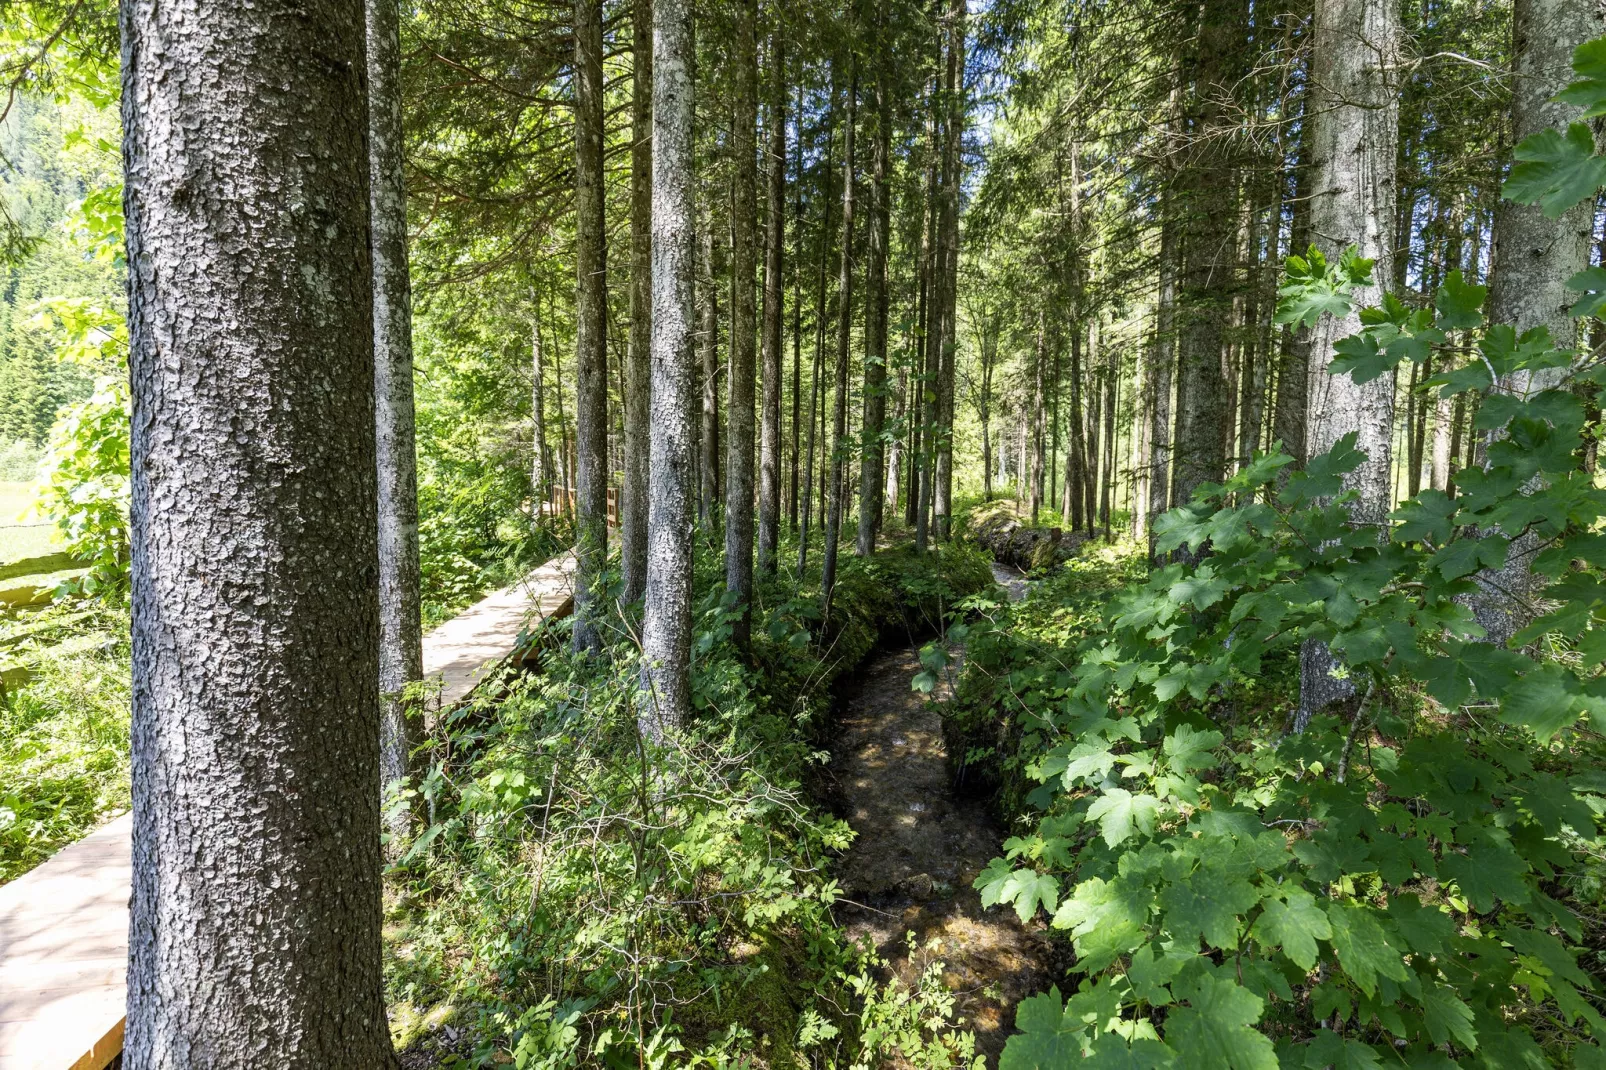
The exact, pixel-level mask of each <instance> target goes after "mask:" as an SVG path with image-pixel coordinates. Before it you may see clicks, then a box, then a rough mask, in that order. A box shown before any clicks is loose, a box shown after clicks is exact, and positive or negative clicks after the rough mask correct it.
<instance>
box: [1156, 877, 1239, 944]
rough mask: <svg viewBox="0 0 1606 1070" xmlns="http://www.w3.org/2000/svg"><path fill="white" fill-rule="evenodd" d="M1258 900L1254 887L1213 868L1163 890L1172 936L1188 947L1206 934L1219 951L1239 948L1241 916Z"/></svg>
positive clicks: (1174, 882)
mask: <svg viewBox="0 0 1606 1070" xmlns="http://www.w3.org/2000/svg"><path fill="white" fill-rule="evenodd" d="M1259 899H1260V892H1259V891H1257V890H1256V889H1255V886H1254V885H1252V884H1250V883H1249V882H1248V881H1246V880H1244V879H1243V878H1241V877H1235V876H1230V875H1228V874H1227V873H1224V872H1222V871H1220V870H1217V869H1214V868H1212V867H1205V868H1202V869H1198V870H1195V871H1194V872H1193V873H1191V874H1189V875H1188V877H1187V879H1185V880H1180V881H1173V882H1172V883H1170V884H1167V885H1166V886H1165V887H1164V888H1162V889H1161V890H1160V908H1161V909H1162V910H1164V911H1165V926H1166V928H1167V929H1169V930H1170V932H1171V935H1172V936H1173V937H1175V938H1176V939H1177V940H1179V941H1183V942H1184V943H1186V942H1189V941H1193V940H1197V939H1198V938H1199V936H1200V934H1203V935H1204V938H1205V941H1206V942H1207V943H1209V944H1210V946H1211V947H1216V948H1233V947H1236V946H1238V927H1239V921H1240V919H1241V915H1243V914H1245V913H1247V912H1248V911H1249V910H1250V909H1251V908H1252V907H1253V906H1254V905H1255V903H1256V902H1258V901H1259Z"/></svg>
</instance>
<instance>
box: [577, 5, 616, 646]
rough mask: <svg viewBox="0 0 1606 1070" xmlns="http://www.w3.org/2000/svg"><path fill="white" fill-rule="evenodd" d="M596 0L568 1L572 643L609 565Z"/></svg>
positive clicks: (591, 624) (591, 614)
mask: <svg viewBox="0 0 1606 1070" xmlns="http://www.w3.org/2000/svg"><path fill="white" fill-rule="evenodd" d="M602 109H603V84H602V0H575V4H574V164H575V168H574V214H575V223H574V243H575V255H574V261H575V326H574V336H575V337H574V360H575V365H576V368H575V379H576V386H575V400H574V408H575V414H574V415H575V419H574V425H575V435H574V437H575V482H576V483H577V484H578V486H577V487H576V488H575V508H576V512H575V534H576V556H577V558H578V563H577V564H578V567H577V568H576V570H575V581H574V649H575V651H576V652H582V651H592V652H594V651H600V650H601V649H602V619H603V617H604V616H605V614H606V612H607V606H606V605H604V604H603V602H602V591H601V582H602V573H603V571H604V570H605V569H606V568H607V567H608V280H607V270H608V234H607V230H606V228H605V227H604V225H603V200H604V197H603V185H602V136H603V116H602Z"/></svg>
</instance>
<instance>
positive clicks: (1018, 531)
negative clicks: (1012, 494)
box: [971, 510, 1083, 572]
mask: <svg viewBox="0 0 1606 1070" xmlns="http://www.w3.org/2000/svg"><path fill="white" fill-rule="evenodd" d="M971 532H972V533H973V535H974V536H975V539H976V541H977V542H978V543H980V544H981V545H982V547H983V548H984V549H986V550H987V552H988V553H990V554H992V556H993V560H994V561H997V562H998V563H999V564H1002V565H1013V566H1014V567H1015V568H1018V569H1022V570H1024V571H1027V572H1030V571H1033V570H1036V569H1047V568H1054V567H1056V566H1058V565H1060V564H1062V563H1063V562H1065V561H1066V560H1068V559H1070V558H1071V557H1073V556H1075V554H1076V551H1077V549H1078V548H1079V547H1080V546H1081V545H1082V542H1083V536H1081V535H1078V534H1076V533H1075V532H1072V533H1070V534H1067V533H1066V532H1064V531H1063V530H1061V529H1060V528H1039V527H1030V526H1028V525H1026V524H1023V523H1021V522H1020V519H1019V518H1018V517H1016V516H1013V515H1011V514H1010V513H1007V512H1005V511H1003V510H998V511H996V512H992V513H988V514H987V515H986V516H983V517H981V518H980V519H978V520H976V521H975V522H974V523H973V524H972V525H971Z"/></svg>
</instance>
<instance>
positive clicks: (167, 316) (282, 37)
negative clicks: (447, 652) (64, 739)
mask: <svg viewBox="0 0 1606 1070" xmlns="http://www.w3.org/2000/svg"><path fill="white" fill-rule="evenodd" d="M122 18H123V22H122V29H123V53H122V55H123V63H122V79H123V93H122V120H123V129H124V131H125V133H124V136H123V142H122V144H123V151H124V158H123V165H124V174H125V177H126V186H125V196H126V198H127V199H126V202H125V204H126V212H127V252H128V264H129V271H128V327H129V372H130V381H131V386H132V398H133V413H134V419H133V425H132V433H131V441H130V448H131V456H132V461H133V463H132V505H131V513H130V519H131V536H132V540H131V541H132V561H133V564H132V568H133V593H132V606H131V620H132V640H133V704H132V729H131V733H132V737H131V751H132V754H131V758H132V778H131V779H132V801H133V856H132V857H133V860H132V873H133V877H132V881H133V884H132V897H131V900H130V903H129V906H130V919H129V956H128V973H127V981H128V986H127V987H128V1019H127V1033H126V1037H125V1046H124V1053H123V1058H124V1061H125V1065H127V1066H129V1067H131V1068H136V1067H137V1068H139V1070H146V1068H150V1067H163V1068H173V1070H200V1068H206V1070H247V1068H257V1067H263V1066H354V1067H373V1068H391V1067H395V1066H396V1065H397V1061H396V1056H395V1054H394V1052H393V1051H392V1048H391V1040H390V1031H389V1028H388V1025H387V1022H386V1017H385V1006H384V1001H383V977H382V970H381V944H380V924H381V920H382V917H381V902H380V894H381V884H380V866H381V856H380V838H379V833H380V753H379V745H378V744H379V739H380V680H379V672H380V636H381V633H380V607H379V591H378V583H377V579H378V576H377V572H378V569H379V509H378V490H377V486H376V483H377V472H378V467H379V461H378V456H377V449H376V445H375V428H376V424H375V416H374V413H375V396H374V389H375V346H374V342H375V336H374V289H373V276H372V274H371V271H370V260H369V257H370V246H369V218H370V202H369V192H370V182H369V166H370V155H369V130H368V124H369V120H370V116H369V111H368V105H369V98H368V88H367V85H368V79H367V77H366V76H365V73H364V72H365V69H366V67H367V63H366V57H365V46H364V42H365V39H366V31H365V25H364V10H363V4H362V3H360V2H359V0H329V2H325V3H320V4H312V5H304V6H303V8H302V10H300V11H299V12H298V14H297V17H295V18H288V19H287V18H284V17H282V15H281V14H280V13H279V12H278V11H277V10H275V9H273V8H271V7H269V6H267V5H243V4H242V5H237V4H209V3H200V2H198V0H175V2H170V3H162V4H157V3H152V2H149V0H146V2H133V0H131V2H129V3H127V4H125V5H124V6H123V15H122ZM387 36H388V35H387ZM379 45H380V48H381V50H383V49H384V46H385V42H383V41H381V42H379ZM176 131H181V132H182V136H175V132H176ZM382 149H383V150H384V151H385V152H386V153H388V152H390V151H392V150H395V151H399V149H400V145H399V144H396V143H391V144H389V145H386V146H382ZM197 176H204V182H201V183H200V184H197V183H198V177H197ZM391 177H394V176H393V175H392V176H391ZM264 190H274V191H290V190H294V191H295V196H296V197H297V198H299V203H301V204H303V205H308V206H316V208H315V209H311V208H309V209H308V210H305V211H289V210H284V211H278V210H274V211H264V210H261V209H262V201H261V199H260V198H259V197H258V196H256V195H255V191H264ZM390 192H394V191H393V190H392V191H390ZM387 223H388V224H393V223H394V219H391V220H388V221H387ZM387 229H388V227H387ZM390 237H392V238H393V237H394V235H390ZM390 281H391V283H395V282H396V280H390ZM398 292H399V291H396V290H392V291H391V292H390V294H389V296H390V298H391V299H394V298H395V297H396V294H397V293H398ZM390 307H391V310H392V311H394V312H396V313H397V314H398V315H400V314H401V312H402V309H401V308H399V307H397V306H395V305H392V306H390ZM390 322H392V323H394V322H395V321H390ZM393 340H394V338H393V339H392V341H393ZM393 370H394V369H393Z"/></svg>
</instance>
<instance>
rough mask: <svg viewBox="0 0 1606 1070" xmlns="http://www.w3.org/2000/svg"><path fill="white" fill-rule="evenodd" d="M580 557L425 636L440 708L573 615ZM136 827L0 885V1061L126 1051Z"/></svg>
mask: <svg viewBox="0 0 1606 1070" xmlns="http://www.w3.org/2000/svg"><path fill="white" fill-rule="evenodd" d="M574 566H575V560H574V554H573V553H567V554H564V555H562V556H561V557H557V558H554V559H553V560H551V561H549V562H547V563H546V564H545V565H542V566H541V567H540V568H537V569H535V570H534V571H532V572H531V573H530V574H529V575H527V576H525V577H524V578H523V579H522V580H520V581H519V582H518V583H516V584H514V585H513V586H511V587H508V588H506V589H504V590H501V591H497V592H496V593H495V594H492V595H490V596H488V597H486V598H485V599H483V600H481V601H480V602H478V603H477V604H475V605H474V606H472V607H470V608H469V609H467V610H465V611H464V612H463V613H461V614H459V615H458V616H456V617H453V618H452V619H451V620H449V621H447V622H446V623H444V624H442V625H441V626H440V627H438V628H436V629H434V630H433V631H431V632H430V633H429V634H428V635H427V636H425V637H424V675H425V677H426V679H428V680H433V681H436V682H437V684H438V686H439V687H440V703H441V707H442V708H443V709H445V708H450V707H452V706H455V705H457V704H458V703H460V702H462V701H463V700H464V699H466V698H467V697H468V696H469V695H470V694H472V693H473V691H474V689H475V688H476V687H478V686H479V685H480V683H482V682H483V681H485V680H487V679H490V678H492V677H496V676H499V675H500V671H501V669H502V667H503V666H505V665H506V663H507V661H508V659H509V658H510V657H513V656H515V655H517V654H519V653H521V651H519V650H518V649H517V648H518V646H519V642H520V637H521V636H523V635H525V634H527V632H528V629H529V627H530V626H531V625H532V624H534V623H535V622H536V621H537V620H551V619H556V618H559V617H563V616H565V615H567V614H568V612H569V610H570V608H571V607H572V605H573V585H574ZM132 827H133V821H132V818H131V817H130V816H129V815H127V814H124V815H123V816H122V817H119V818H117V819H115V820H114V821H112V822H111V823H109V824H107V825H105V826H103V827H101V828H100V829H99V830H98V831H96V832H94V833H92V834H90V835H89V836H87V837H85V838H84V839H82V840H80V841H78V842H77V843H75V844H73V845H72V846H71V847H68V848H65V849H64V850H62V851H60V852H58V853H57V854H56V855H55V856H53V857H52V858H51V859H50V860H49V861H47V862H44V863H43V864H41V865H39V866H37V867H35V868H34V869H33V870H31V871H29V872H28V873H25V874H23V875H22V876H21V877H18V878H17V879H16V880H14V881H12V882H11V883H10V884H7V885H5V886H3V887H0V1070H103V1068H104V1067H105V1066H107V1065H108V1064H110V1063H111V1061H112V1060H113V1059H115V1058H116V1057H117V1055H118V1054H119V1053H120V1052H121V1051H122V1049H123V1015H124V1003H125V999H126V996H125V987H124V983H125V976H126V970H127V959H128V896H129V886H130V883H131V878H132V866H131V863H130V852H129V834H130V830H131V829H132Z"/></svg>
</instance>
